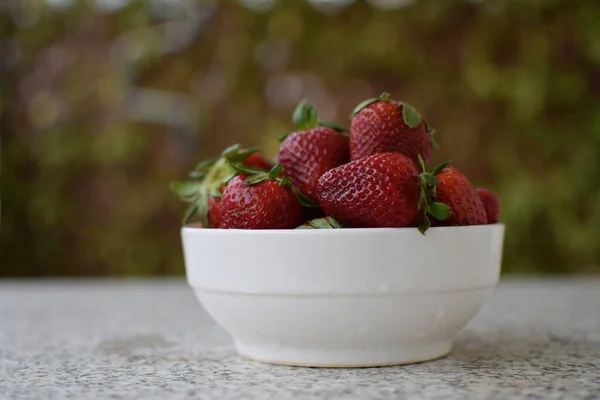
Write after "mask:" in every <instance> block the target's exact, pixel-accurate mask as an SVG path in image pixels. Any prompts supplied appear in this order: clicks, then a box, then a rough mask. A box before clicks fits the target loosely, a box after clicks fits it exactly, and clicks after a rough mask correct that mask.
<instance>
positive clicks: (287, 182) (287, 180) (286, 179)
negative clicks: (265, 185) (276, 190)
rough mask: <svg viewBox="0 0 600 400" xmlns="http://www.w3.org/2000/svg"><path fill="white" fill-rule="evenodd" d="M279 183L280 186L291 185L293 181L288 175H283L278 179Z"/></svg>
mask: <svg viewBox="0 0 600 400" xmlns="http://www.w3.org/2000/svg"><path fill="white" fill-rule="evenodd" d="M279 184H280V185H281V186H292V184H293V182H292V180H291V179H290V178H289V177H287V176H284V177H283V179H281V180H280V181H279Z"/></svg>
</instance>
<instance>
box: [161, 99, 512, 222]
mask: <svg viewBox="0 0 600 400" xmlns="http://www.w3.org/2000/svg"><path fill="white" fill-rule="evenodd" d="M292 120H293V123H294V125H295V129H296V130H295V131H294V132H293V133H290V134H288V135H286V136H284V137H283V138H281V146H280V148H279V153H278V155H277V157H276V165H275V166H273V165H272V164H271V163H270V162H269V161H268V160H267V159H266V158H265V157H264V156H262V155H261V154H260V153H258V152H257V150H256V149H255V148H251V149H244V148H242V147H241V146H240V145H235V146H232V147H230V148H228V149H226V150H225V151H224V152H223V153H222V154H221V156H220V157H218V158H215V159H211V160H208V161H205V162H203V163H200V164H199V165H198V166H196V168H195V169H194V170H193V171H192V172H191V173H190V176H191V178H193V180H191V181H185V182H173V183H172V184H171V189H172V190H173V191H174V192H175V193H176V194H177V195H178V196H179V197H180V198H181V199H182V200H184V201H186V202H189V203H190V206H189V207H188V209H187V211H186V213H185V216H184V224H185V223H187V222H189V220H190V219H191V218H192V217H194V216H197V218H198V219H199V221H200V223H201V224H202V226H204V227H209V228H222V229H293V228H302V229H335V228H344V227H347V228H383V227H418V228H419V230H420V231H421V232H422V233H425V231H426V230H427V229H428V228H429V227H430V226H451V225H482V224H491V223H495V222H497V221H498V216H499V213H500V202H499V200H498V197H497V196H496V195H495V194H494V193H492V192H491V191H489V190H487V189H474V188H473V186H471V184H470V183H469V180H468V179H467V177H466V176H465V175H463V174H461V173H460V172H458V171H457V170H456V169H454V168H451V167H449V164H450V162H446V163H443V164H441V165H439V166H437V167H435V168H429V167H428V165H427V161H428V159H429V156H430V153H431V150H432V147H436V143H435V140H434V130H433V129H431V128H430V127H429V126H428V125H427V123H426V122H425V120H424V119H423V118H422V117H421V115H420V114H419V113H418V112H417V111H416V110H415V109H414V108H413V107H411V106H410V105H409V104H406V103H400V102H396V101H392V100H391V99H390V96H389V95H388V94H387V93H384V94H382V95H381V96H380V97H379V98H375V99H369V100H366V101H364V102H362V103H360V104H359V105H358V106H357V107H356V109H355V110H354V112H353V113H352V122H351V128H350V132H347V131H346V130H345V129H343V128H342V127H340V126H338V125H337V124H335V123H332V122H323V121H319V115H318V112H317V110H316V109H315V108H314V107H313V106H311V105H310V104H308V103H306V102H304V101H303V102H301V103H300V104H299V105H298V107H297V108H296V110H295V111H294V115H293V117H292ZM307 221H308V222H307Z"/></svg>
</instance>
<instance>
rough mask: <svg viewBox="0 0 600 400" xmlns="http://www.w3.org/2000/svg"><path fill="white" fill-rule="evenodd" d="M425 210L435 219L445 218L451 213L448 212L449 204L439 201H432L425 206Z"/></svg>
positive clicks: (441, 219)
mask: <svg viewBox="0 0 600 400" xmlns="http://www.w3.org/2000/svg"><path fill="white" fill-rule="evenodd" d="M427 212H428V213H429V214H431V215H432V216H433V217H434V218H435V219H438V220H440V221H443V220H445V219H446V218H448V217H450V215H451V214H452V213H451V212H450V206H449V205H447V204H444V203H440V202H434V203H431V204H429V205H428V206H427Z"/></svg>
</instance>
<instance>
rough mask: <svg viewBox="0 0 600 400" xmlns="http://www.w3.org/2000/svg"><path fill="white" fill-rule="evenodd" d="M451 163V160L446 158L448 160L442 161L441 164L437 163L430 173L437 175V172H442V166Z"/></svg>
mask: <svg viewBox="0 0 600 400" xmlns="http://www.w3.org/2000/svg"><path fill="white" fill-rule="evenodd" d="M451 163H452V160H448V161H446V162H445V163H442V164H440V165H438V166H437V167H435V168H434V169H433V172H432V174H433V175H437V174H439V173H440V172H442V171H443V170H444V168H448V167H449V166H450V164H451Z"/></svg>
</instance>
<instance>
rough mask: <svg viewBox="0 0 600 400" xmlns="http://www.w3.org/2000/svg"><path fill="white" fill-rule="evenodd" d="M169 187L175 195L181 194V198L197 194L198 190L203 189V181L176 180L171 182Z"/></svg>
mask: <svg viewBox="0 0 600 400" xmlns="http://www.w3.org/2000/svg"><path fill="white" fill-rule="evenodd" d="M169 187H170V188H171V191H172V192H173V193H174V194H175V195H177V196H179V197H180V198H186V197H191V196H195V195H197V194H198V192H200V190H202V183H201V182H192V181H186V182H181V181H174V182H171V184H170V185H169Z"/></svg>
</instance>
